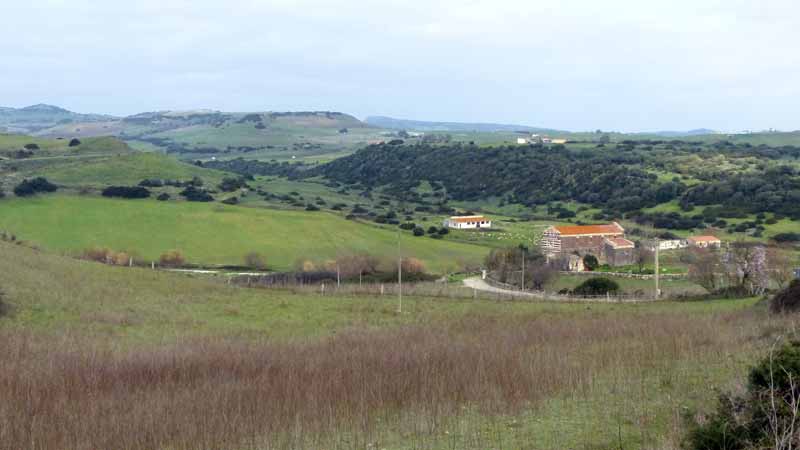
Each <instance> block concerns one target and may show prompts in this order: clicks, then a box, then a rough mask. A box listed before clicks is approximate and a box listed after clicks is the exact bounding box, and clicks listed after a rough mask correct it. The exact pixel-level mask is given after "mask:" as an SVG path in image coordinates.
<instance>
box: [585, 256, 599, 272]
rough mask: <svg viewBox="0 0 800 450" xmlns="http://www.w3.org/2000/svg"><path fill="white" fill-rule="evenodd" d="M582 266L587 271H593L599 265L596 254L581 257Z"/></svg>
mask: <svg viewBox="0 0 800 450" xmlns="http://www.w3.org/2000/svg"><path fill="white" fill-rule="evenodd" d="M583 267H585V268H586V270H588V271H589V272H594V271H595V270H597V268H598V267H600V261H598V260H597V257H596V256H594V255H591V254H588V255H586V256H584V257H583Z"/></svg>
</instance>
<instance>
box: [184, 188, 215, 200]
mask: <svg viewBox="0 0 800 450" xmlns="http://www.w3.org/2000/svg"><path fill="white" fill-rule="evenodd" d="M180 195H181V196H183V197H184V198H186V200H187V201H190V202H213V201H214V197H212V196H211V194H209V193H208V192H206V191H204V190H202V189H198V188H196V187H195V186H189V187H187V188H186V189H184V190H182V191H181V192H180Z"/></svg>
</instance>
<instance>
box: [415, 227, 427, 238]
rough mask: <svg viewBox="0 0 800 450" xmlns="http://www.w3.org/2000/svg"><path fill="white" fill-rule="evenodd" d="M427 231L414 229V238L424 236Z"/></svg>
mask: <svg viewBox="0 0 800 450" xmlns="http://www.w3.org/2000/svg"><path fill="white" fill-rule="evenodd" d="M424 235H425V229H424V228H422V227H414V236H424Z"/></svg>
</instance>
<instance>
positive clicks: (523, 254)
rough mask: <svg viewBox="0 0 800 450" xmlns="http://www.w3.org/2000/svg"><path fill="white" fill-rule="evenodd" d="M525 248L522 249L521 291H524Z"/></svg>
mask: <svg viewBox="0 0 800 450" xmlns="http://www.w3.org/2000/svg"><path fill="white" fill-rule="evenodd" d="M525 250H526V249H525V248H524V247H523V248H522V290H523V291H524V290H525Z"/></svg>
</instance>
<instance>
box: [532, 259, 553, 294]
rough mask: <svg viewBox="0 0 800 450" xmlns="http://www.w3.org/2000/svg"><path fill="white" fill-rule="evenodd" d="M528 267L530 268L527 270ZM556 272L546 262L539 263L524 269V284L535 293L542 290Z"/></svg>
mask: <svg viewBox="0 0 800 450" xmlns="http://www.w3.org/2000/svg"><path fill="white" fill-rule="evenodd" d="M528 267H530V268H528ZM557 274H558V271H557V270H556V269H555V267H553V266H552V265H550V264H547V263H546V262H539V263H535V264H532V265H530V266H527V267H526V268H525V283H526V284H527V285H528V286H530V287H532V288H533V289H535V290H537V291H541V290H544V288H545V286H546V285H547V283H549V282H550V281H551V280H552V279H553V278H555V276H556V275H557Z"/></svg>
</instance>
